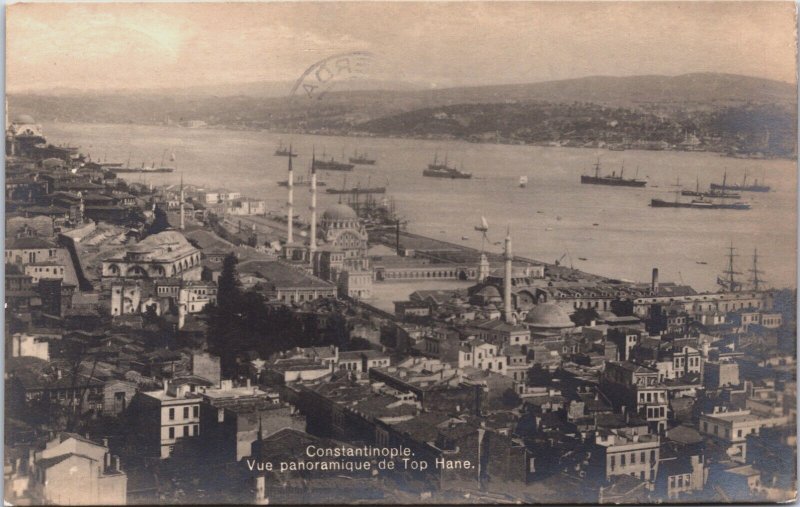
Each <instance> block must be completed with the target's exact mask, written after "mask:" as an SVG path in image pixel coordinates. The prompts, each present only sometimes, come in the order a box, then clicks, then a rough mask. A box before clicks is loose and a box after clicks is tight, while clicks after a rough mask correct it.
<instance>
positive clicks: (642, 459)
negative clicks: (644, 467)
mask: <svg viewBox="0 0 800 507" xmlns="http://www.w3.org/2000/svg"><path fill="white" fill-rule="evenodd" d="M644 459H645V453H644V451H642V452H641V454H639V461H641V462H642V463H644Z"/></svg>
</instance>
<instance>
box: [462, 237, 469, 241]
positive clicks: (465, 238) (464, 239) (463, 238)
mask: <svg viewBox="0 0 800 507" xmlns="http://www.w3.org/2000/svg"><path fill="white" fill-rule="evenodd" d="M468 239H469V236H461V241H467V240H468Z"/></svg>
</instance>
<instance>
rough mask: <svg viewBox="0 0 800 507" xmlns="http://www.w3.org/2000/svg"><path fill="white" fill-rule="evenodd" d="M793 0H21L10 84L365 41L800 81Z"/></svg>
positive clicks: (396, 69) (147, 73)
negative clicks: (228, 0)
mask: <svg viewBox="0 0 800 507" xmlns="http://www.w3.org/2000/svg"><path fill="white" fill-rule="evenodd" d="M794 16H795V7H794V4H793V3H791V2H754V3H750V2H731V3H727V2H688V3H684V2H663V3H662V2H647V3H633V2H585V3H584V2H571V3H567V2H541V3H529V2H466V3H455V2H421V3H417V2H393V3H389V2H353V3H350V2H348V3H338V2H337V3H334V2H301V3H288V2H286V3H277V2H270V3H237V4H221V3H202V4H197V3H195V4H188V3H173V4H169V3H167V4H164V3H161V4H157V3H145V4H142V3H138V4H132V3H127V4H125V3H105V4H102V3H101V4H75V3H70V4H52V3H50V4H48V3H33V4H30V3H29V4H16V5H11V6H9V7H8V10H7V14H6V18H7V32H6V33H7V55H6V65H7V67H6V69H7V72H6V79H7V89H8V90H9V91H10V92H14V91H21V90H37V89H38V90H41V89H52V88H75V89H82V90H99V89H109V88H125V89H144V88H162V87H170V88H172V87H185V86H195V85H216V84H223V83H245V82H255V81H281V82H282V81H294V80H296V79H298V78H299V77H300V76H301V75H302V73H303V72H304V71H305V69H306V68H308V67H309V66H311V65H313V64H314V63H315V62H316V61H318V60H321V59H323V58H325V57H328V56H330V55H333V54H336V53H341V52H348V51H368V52H370V53H372V54H373V55H374V56H373V58H372V60H371V62H372V63H371V64H370V68H369V69H368V74H369V77H371V78H374V79H380V80H390V81H401V82H410V83H414V84H417V85H421V86H426V87H450V86H476V85H487V84H506V83H525V82H539V81H548V80H554V79H567V78H574V77H583V76H589V75H614V76H626V75H640V74H664V75H678V74H684V73H690V72H725V73H733V74H745V75H750V76H756V77H764V78H769V79H776V80H781V81H786V82H792V83H794V82H795V81H796V53H795V51H796V42H795V26H796V22H795V17H794Z"/></svg>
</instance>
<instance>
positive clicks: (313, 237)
mask: <svg viewBox="0 0 800 507" xmlns="http://www.w3.org/2000/svg"><path fill="white" fill-rule="evenodd" d="M291 151H292V150H291V149H289V155H290V157H289V158H290V159H291ZM309 209H310V210H311V231H309V232H310V238H309V244H308V260H309V262H311V265H312V266H313V264H314V252H316V251H317V155H316V153H315V152H314V150H312V152H311V206H310V207H309Z"/></svg>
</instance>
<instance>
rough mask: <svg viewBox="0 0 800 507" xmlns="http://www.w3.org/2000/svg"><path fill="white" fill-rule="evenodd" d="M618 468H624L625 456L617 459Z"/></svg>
mask: <svg viewBox="0 0 800 507" xmlns="http://www.w3.org/2000/svg"><path fill="white" fill-rule="evenodd" d="M619 466H621V467H624V466H625V455H624V454H622V455H621V456H620V457H619Z"/></svg>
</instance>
